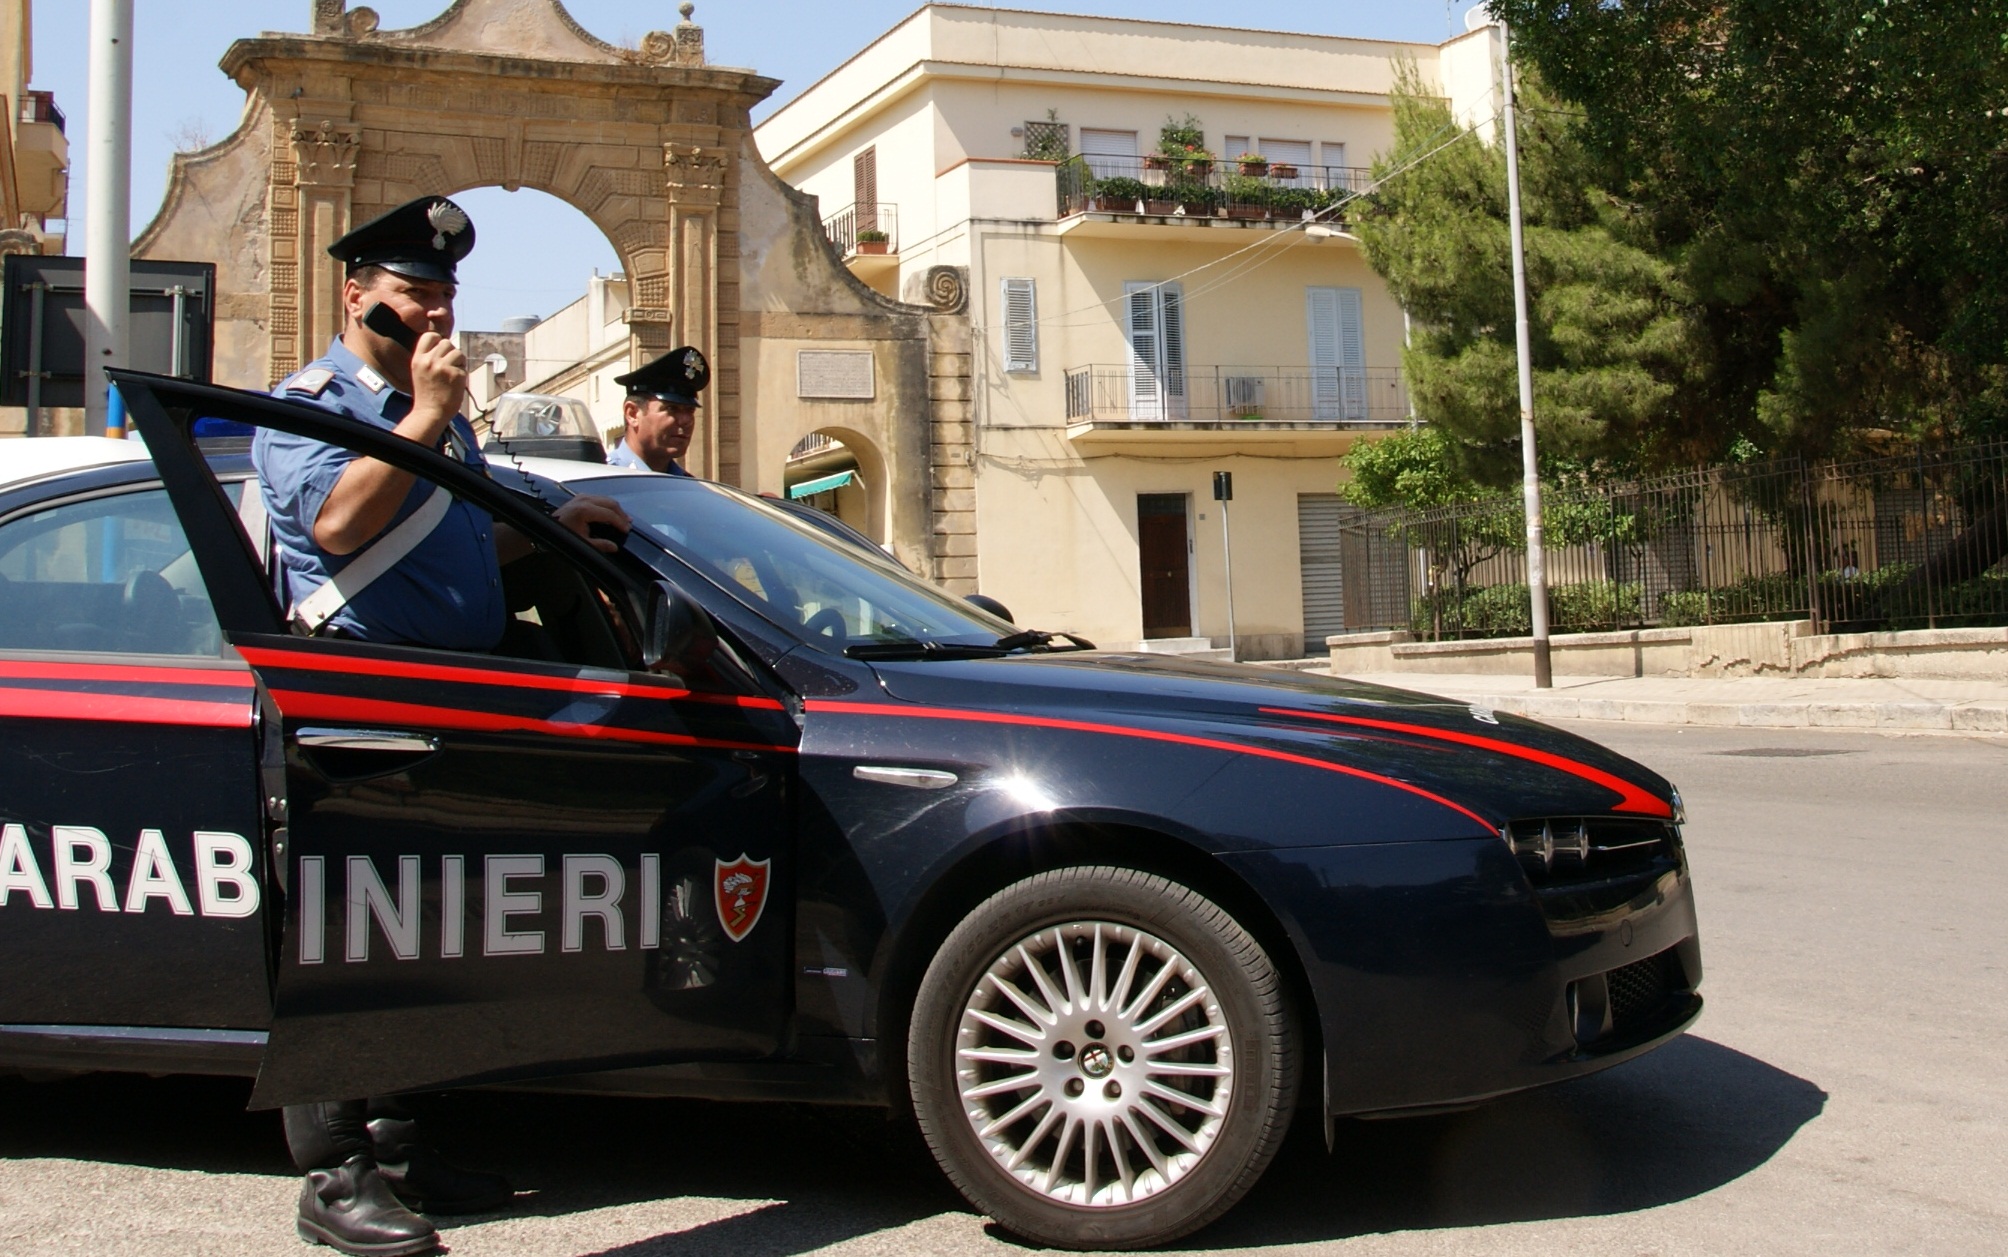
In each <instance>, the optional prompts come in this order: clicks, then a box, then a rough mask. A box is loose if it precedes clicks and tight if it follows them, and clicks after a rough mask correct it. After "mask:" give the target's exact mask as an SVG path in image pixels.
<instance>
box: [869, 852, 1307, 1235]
mask: <svg viewBox="0 0 2008 1257" xmlns="http://www.w3.org/2000/svg"><path fill="white" fill-rule="evenodd" d="M1298 1045H1299V1039H1298V1035H1297V1032H1296V1026H1295V1023H1294V1019H1293V1016H1292V1012H1291V1009H1290V1007H1289V1001H1288V999H1287V998H1286V996H1285V993H1284V991H1283V984H1282V981H1281V978H1280V976H1279V975H1278V973H1277V971H1276V968H1275V965H1274V964H1273V962H1271V960H1270V959H1269V956H1268V954H1267V953H1266V952H1265V951H1264V950H1263V948H1262V946H1261V944H1260V943H1258V942H1256V940H1255V939H1254V937H1253V936H1252V935H1250V934H1249V933H1248V931H1247V930H1245V929H1244V928H1242V926H1241V924H1240V923H1239V922H1237V921H1235V920H1234V918H1233V917H1231V916H1229V915H1228V914H1227V913H1226V912H1225V911H1223V910H1222V909H1221V908H1220V907H1219V906H1218V905H1216V904H1214V903H1212V902H1211V901H1210V900H1208V899H1207V898H1205V897H1204V896H1203V895H1200V894H1198V893H1197V892H1195V891H1193V890H1191V889H1189V888H1187V887H1185V886H1181V885H1178V884H1177V883H1175V882H1172V881H1169V880H1167V879H1165V878H1163V877H1158V876H1155V875H1153V874H1148V873H1142V872H1138V871H1136V870H1134V869H1122V868H1104V867H1073V868H1064V869H1056V870H1052V871H1049V872H1044V873H1040V874H1038V875H1036V876H1034V877H1030V878H1027V879H1025V880H1024V881H1021V882H1017V883H1015V884H1013V885H1011V886H1008V887H1006V888H1005V889H1003V890H1001V891H999V892H997V893H996V894H994V895H992V896H991V897H990V898H988V899H986V900H984V901H983V902H982V903H981V904H979V905H978V906H977V907H976V909H975V910H974V911H973V912H971V913H970V914H969V915H968V916H967V917H966V918H964V920H963V921H962V923H961V924H960V925H958V926H957V927H956V928H955V930H954V931H953V932H952V933H950V934H949V936H948V938H947V939H946V940H944V941H943V943H942V945H941V947H940V949H939V950H938V951H937V952H936V953H935V956H934V960H933V962H932V963H931V964H930V965H929V966H928V970H927V974H926V976H925V977H924V978H923V980H922V982H921V986H920V993H919V996H918V998H917V1000H916V1001H915V1005H914V1012H913V1020H912V1022H911V1025H910V1027H909V1030H908V1036H907V1072H908V1082H909V1086H910V1087H911V1096H912V1100H913V1108H914V1114H915V1116H916V1117H917V1118H918V1120H919V1123H920V1128H921V1132H922V1134H923V1135H924V1136H925V1137H926V1139H927V1144H928V1147H929V1148H930V1149H931V1150H932V1151H933V1153H934V1156H935V1159H936V1161H938V1162H939V1163H940V1165H941V1168H942V1170H943V1171H945V1172H946V1173H947V1175H948V1177H949V1178H950V1180H952V1181H953V1182H954V1184H955V1185H956V1187H957V1188H959V1189H960V1190H961V1192H962V1194H963V1195H964V1196H966V1197H967V1198H968V1199H969V1201H970V1202H971V1203H972V1204H974V1205H975V1206H976V1207H977V1208H978V1209H980V1210H982V1211H983V1212H984V1213H987V1214H989V1215H990V1216H991V1217H992V1218H994V1219H996V1220H997V1221H998V1222H999V1223H1001V1224H1002V1225H1003V1226H1004V1227H1006V1228H1007V1229H1009V1230H1011V1231H1014V1232H1016V1233H1017V1234H1019V1235H1021V1236H1023V1237H1025V1238H1026V1239H1029V1240H1032V1241H1035V1242H1037V1243H1041V1244H1046V1245H1051V1246H1054V1247H1059V1248H1140V1247H1145V1246H1149V1245H1156V1244H1163V1243H1167V1242H1169V1241H1171V1240H1174V1239H1177V1238H1178V1237H1179V1236H1181V1235H1185V1234H1187V1233H1189V1232H1191V1231H1194V1230H1197V1229H1198V1228H1200V1227H1202V1226H1204V1225H1206V1224H1207V1223H1208V1222H1211V1221H1212V1220H1213V1219H1215V1218H1217V1217H1219V1216H1220V1215H1221V1214H1222V1213H1225V1212H1226V1211H1227V1210H1228V1209H1229V1208H1230V1207H1231V1206H1232V1205H1233V1204H1234V1202H1235V1201H1237V1200H1239V1199H1240V1198H1241V1196H1242V1194H1243V1193H1245V1192H1246V1191H1247V1190H1248V1189H1249V1188H1250V1187H1251V1186H1253V1185H1254V1183H1255V1181H1256V1180H1257V1179H1259V1178H1260V1177H1261V1176H1262V1172H1263V1170H1265V1169H1266V1168H1267V1167H1268V1164H1269V1161H1270V1159H1271V1158H1272V1157H1274V1156H1275V1153H1276V1150H1277V1148H1278V1147H1280V1146H1281V1144H1282V1142H1283V1137H1284V1135H1285V1134H1286V1133H1287V1132H1288V1130H1289V1125H1290V1118H1291V1115H1292V1112H1293V1110H1294V1109H1295V1107H1296V1099H1297V1083H1298V1068H1299V1060H1298V1056H1299V1046H1298Z"/></svg>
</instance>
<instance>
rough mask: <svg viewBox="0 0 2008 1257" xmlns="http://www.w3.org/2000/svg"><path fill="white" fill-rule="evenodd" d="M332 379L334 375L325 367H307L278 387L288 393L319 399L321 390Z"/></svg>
mask: <svg viewBox="0 0 2008 1257" xmlns="http://www.w3.org/2000/svg"><path fill="white" fill-rule="evenodd" d="M334 378H335V373H334V372H333V371H330V370H328V368H326V367H309V368H307V369H306V370H305V371H302V372H300V373H299V374H297V375H295V376H294V377H293V378H292V379H290V380H287V381H286V382H285V383H284V384H283V385H281V386H280V387H281V388H284V389H285V390H286V391H287V392H288V393H305V394H306V395H307V396H309V397H319V396H320V395H321V392H322V390H323V389H325V388H327V387H328V385H329V384H330V383H331V382H332V381H333V380H334Z"/></svg>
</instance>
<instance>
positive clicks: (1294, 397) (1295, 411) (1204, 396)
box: [1066, 365, 1409, 427]
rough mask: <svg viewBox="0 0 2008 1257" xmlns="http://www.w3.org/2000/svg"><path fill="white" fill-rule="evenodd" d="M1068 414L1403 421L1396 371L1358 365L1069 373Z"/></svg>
mask: <svg viewBox="0 0 2008 1257" xmlns="http://www.w3.org/2000/svg"><path fill="white" fill-rule="evenodd" d="M1066 378H1067V419H1068V421H1069V422H1072V423H1078V422H1080V421H1082V420H1102V421H1117V422H1181V421H1190V422H1202V423H1214V422H1221V423H1225V422H1240V423H1263V422H1267V423H1337V424H1345V425H1348V426H1355V427H1392V426H1394V425H1397V424H1404V423H1407V422H1409V413H1408V389H1407V387H1406V385H1405V384H1404V383H1403V381H1402V374H1401V372H1400V371H1394V370H1365V369H1362V368H1356V367H1216V366H1193V367H1187V366H1180V367H1179V368H1178V369H1177V370H1175V371H1170V372H1165V373H1164V374H1163V377H1162V378H1159V377H1158V376H1157V375H1156V374H1154V373H1152V372H1149V371H1145V372H1144V373H1143V374H1142V375H1139V374H1138V368H1136V367H1134V366H1114V365H1107V366H1087V367H1073V368H1070V369H1069V370H1068V371H1067V377H1066Z"/></svg>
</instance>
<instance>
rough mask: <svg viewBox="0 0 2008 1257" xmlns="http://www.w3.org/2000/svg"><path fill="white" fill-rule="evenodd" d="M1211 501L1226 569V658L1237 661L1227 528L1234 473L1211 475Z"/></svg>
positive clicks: (1230, 531) (1230, 540)
mask: <svg viewBox="0 0 2008 1257" xmlns="http://www.w3.org/2000/svg"><path fill="white" fill-rule="evenodd" d="M1213 500H1214V501H1216V502H1218V503H1220V558H1221V561H1222V563H1223V564H1224V565H1225V567H1226V569H1227V657H1228V658H1229V659H1232V660H1235V661H1237V662H1238V661H1239V660H1240V658H1241V647H1240V645H1239V640H1240V639H1238V638H1236V637H1235V636H1234V531H1233V529H1231V528H1229V527H1228V520H1227V504H1228V503H1229V502H1232V501H1233V500H1234V473H1233V472H1231V471H1216V472H1214V473H1213Z"/></svg>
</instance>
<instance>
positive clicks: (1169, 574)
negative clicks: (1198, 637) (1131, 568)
mask: <svg viewBox="0 0 2008 1257" xmlns="http://www.w3.org/2000/svg"><path fill="white" fill-rule="evenodd" d="M1136 515H1137V521H1136V522H1137V566H1138V568H1139V569H1140V570H1141V572H1142V575H1143V635H1144V636H1145V637H1147V638H1149V637H1190V636H1192V569H1191V547H1190V546H1189V544H1188V543H1187V530H1186V523H1185V518H1186V495H1185V494H1183V493H1139V494H1138V495H1137V499H1136Z"/></svg>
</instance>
